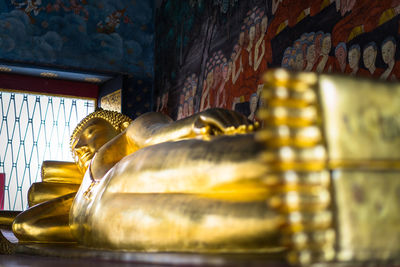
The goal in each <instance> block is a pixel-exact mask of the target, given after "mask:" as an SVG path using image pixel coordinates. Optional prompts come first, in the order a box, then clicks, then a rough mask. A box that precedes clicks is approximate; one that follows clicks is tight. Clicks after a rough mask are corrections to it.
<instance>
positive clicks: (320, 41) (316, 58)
mask: <svg viewBox="0 0 400 267" xmlns="http://www.w3.org/2000/svg"><path fill="white" fill-rule="evenodd" d="M399 12H400V1H399V0H383V1H373V0H306V1H296V0H271V1H262V0H252V1H244V0H226V1H222V0H214V1H201V0H197V1H196V0H191V1H179V0H164V1H160V2H159V3H158V6H157V8H156V44H157V45H156V52H155V57H156V66H155V75H156V80H155V90H156V92H155V93H156V96H157V103H158V104H157V105H156V106H155V107H156V110H157V111H161V112H164V113H167V114H169V115H170V116H172V117H173V118H175V119H181V118H184V117H187V116H190V115H191V114H193V113H195V112H198V111H202V110H205V109H207V108H210V107H221V108H228V109H233V110H237V111H239V112H241V113H243V114H244V115H246V116H247V117H248V118H249V119H250V120H257V117H256V115H255V111H256V110H257V108H258V106H259V105H260V103H259V95H260V90H261V88H262V86H263V84H262V80H261V75H262V74H263V73H264V72H265V71H266V70H268V69H270V68H276V67H284V68H287V69H291V70H297V71H313V72H318V73H322V72H324V73H343V74H346V75H355V76H364V77H373V78H376V79H382V80H390V81H396V80H399V79H400V69H399V64H400V61H399V57H400V55H399V51H398V41H399Z"/></svg>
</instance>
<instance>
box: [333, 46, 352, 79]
mask: <svg viewBox="0 0 400 267" xmlns="http://www.w3.org/2000/svg"><path fill="white" fill-rule="evenodd" d="M335 57H336V61H335V65H334V68H333V70H334V71H335V72H340V73H348V72H349V71H350V70H349V68H346V67H347V64H346V63H347V48H346V44H345V43H343V42H341V43H339V44H338V45H337V46H336V48H335ZM346 69H347V70H346Z"/></svg>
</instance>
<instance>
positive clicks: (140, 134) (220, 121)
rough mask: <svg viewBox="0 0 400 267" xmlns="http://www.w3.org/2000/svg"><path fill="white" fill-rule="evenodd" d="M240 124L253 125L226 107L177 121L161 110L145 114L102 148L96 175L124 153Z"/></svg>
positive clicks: (95, 164)
mask: <svg viewBox="0 0 400 267" xmlns="http://www.w3.org/2000/svg"><path fill="white" fill-rule="evenodd" d="M240 126H245V128H246V127H247V126H250V125H249V121H248V120H247V118H246V117H244V116H242V115H241V114H239V113H236V112H234V111H230V110H224V109H209V110H206V111H203V112H200V113H198V114H196V115H193V116H191V117H188V118H185V119H183V120H179V121H175V122H174V121H172V119H171V118H169V117H168V116H166V115H163V114H161V113H155V112H153V113H147V114H144V115H142V116H140V117H139V118H137V119H136V120H134V121H133V122H132V123H131V124H130V125H129V127H128V129H127V130H126V131H125V132H123V133H121V134H120V135H118V136H116V137H115V138H114V139H112V140H111V141H109V142H108V143H107V144H105V145H104V146H103V147H101V148H100V149H99V151H98V152H97V153H96V155H95V157H94V158H93V161H92V165H91V173H92V177H93V179H95V180H100V179H101V178H102V177H103V176H104V175H105V174H106V173H107V171H108V170H110V169H111V168H112V167H113V166H114V165H115V164H116V163H117V162H119V161H120V160H121V159H122V158H123V157H125V156H127V155H129V154H131V153H133V152H135V151H137V150H138V149H140V148H143V147H146V146H150V145H154V144H159V143H163V142H167V141H177V140H182V139H188V138H195V137H198V136H201V137H203V138H209V137H210V136H211V135H218V134H224V133H226V132H229V131H234V130H235V129H237V128H239V127H240ZM246 129H247V128H246Z"/></svg>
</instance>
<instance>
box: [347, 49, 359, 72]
mask: <svg viewBox="0 0 400 267" xmlns="http://www.w3.org/2000/svg"><path fill="white" fill-rule="evenodd" d="M348 58H349V67H350V69H351V70H350V73H349V74H350V75H351V76H355V75H358V72H359V69H360V58H361V48H360V46H359V45H358V44H354V45H352V46H350V49H349V57H348Z"/></svg>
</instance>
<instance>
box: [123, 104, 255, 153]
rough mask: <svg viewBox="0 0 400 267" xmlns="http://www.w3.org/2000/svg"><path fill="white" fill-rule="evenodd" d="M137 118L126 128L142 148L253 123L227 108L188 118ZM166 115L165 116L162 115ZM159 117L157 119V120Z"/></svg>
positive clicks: (219, 132) (204, 112)
mask: <svg viewBox="0 0 400 267" xmlns="http://www.w3.org/2000/svg"><path fill="white" fill-rule="evenodd" d="M145 115H148V116H142V117H140V118H138V119H136V120H135V121H134V122H133V123H131V125H130V126H129V128H128V129H127V137H128V138H129V139H130V140H131V141H133V142H134V143H135V144H137V145H138V146H139V147H146V146H150V145H155V144H159V143H163V142H168V141H177V140H182V139H187V138H195V137H199V136H203V137H205V138H208V137H209V136H210V135H219V134H224V133H226V132H229V131H231V130H232V129H236V128H238V127H239V126H242V125H245V126H247V125H249V124H250V122H249V121H248V120H247V118H245V117H244V116H242V115H241V114H239V113H237V112H234V111H231V110H225V109H219V108H214V109H209V110H206V111H203V112H200V113H198V114H195V115H193V116H190V117H188V118H185V119H182V120H178V121H172V120H170V119H169V118H168V117H167V118H162V117H160V115H162V114H157V113H149V114H145ZM163 116H164V115H163ZM157 120H158V122H157Z"/></svg>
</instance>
